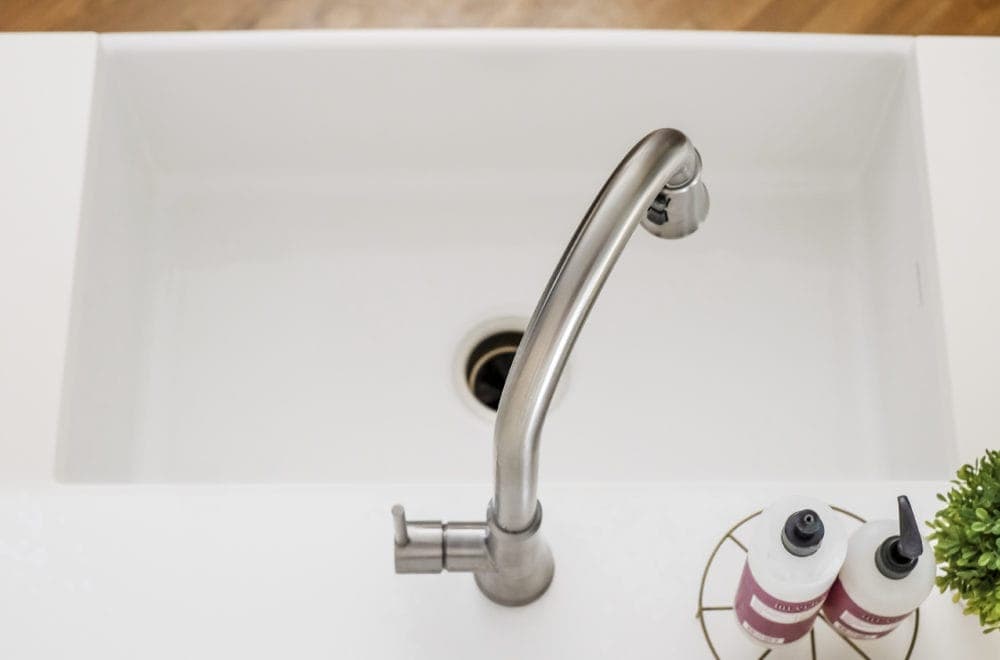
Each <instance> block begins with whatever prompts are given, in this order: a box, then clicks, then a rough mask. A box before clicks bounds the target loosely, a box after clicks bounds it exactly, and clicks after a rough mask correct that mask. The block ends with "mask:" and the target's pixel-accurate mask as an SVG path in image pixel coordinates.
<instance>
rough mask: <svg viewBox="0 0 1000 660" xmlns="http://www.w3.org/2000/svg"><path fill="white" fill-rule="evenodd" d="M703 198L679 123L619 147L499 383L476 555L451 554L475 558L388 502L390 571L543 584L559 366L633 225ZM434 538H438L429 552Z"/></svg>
mask: <svg viewBox="0 0 1000 660" xmlns="http://www.w3.org/2000/svg"><path fill="white" fill-rule="evenodd" d="M708 205H709V202H708V191H707V189H706V187H705V184H704V183H703V182H702V181H701V157H700V156H699V155H698V152H697V151H696V150H695V148H694V147H693V146H692V145H691V143H690V141H688V139H687V137H686V136H685V135H684V134H683V133H681V132H680V131H676V130H672V129H660V130H657V131H653V132H652V133H650V134H649V135H647V136H646V137H645V138H643V139H642V140H641V141H640V142H639V143H638V144H636V145H635V147H633V148H632V150H631V151H630V152H629V153H628V154H627V155H626V156H625V158H624V159H623V160H622V162H621V164H619V165H618V167H617V168H616V169H615V171H614V172H613V173H612V174H611V177H610V178H609V179H608V181H607V183H605V184H604V187H603V188H602V189H601V191H600V193H598V195H597V198H596V199H595V200H594V202H593V204H592V205H591V207H590V210H588V211H587V214H586V216H584V218H583V221H582V222H581V223H580V226H579V227H578V228H577V230H576V233H574V235H573V237H572V239H571V240H570V243H569V245H568V246H567V248H566V251H565V252H564V253H563V256H562V258H561V259H560V260H559V264H558V265H557V266H556V269H555V272H554V273H553V274H552V277H551V278H550V280H549V282H548V284H547V286H546V287H545V291H544V292H543V294H542V297H541V299H540V300H539V303H538V306H537V307H536V308H535V313H534V315H533V316H532V318H531V321H530V322H529V323H528V328H527V330H526V331H525V333H524V338H523V339H522V340H521V344H520V346H519V348H518V350H517V354H516V356H515V358H514V363H513V365H512V367H511V371H510V374H509V376H508V377H507V382H506V384H505V385H504V391H503V395H502V396H501V399H500V407H499V410H498V411H497V421H496V427H495V430H494V459H495V484H494V486H495V490H494V497H493V501H492V502H491V504H490V506H489V509H488V511H487V522H486V523H485V524H482V523H480V524H478V527H476V529H477V533H478V531H479V530H485V537H484V541H483V545H484V546H485V558H483V557H482V556H480V554H479V551H478V549H477V550H475V551H473V552H472V554H473V555H475V556H476V560H475V562H473V561H470V562H468V563H465V562H462V563H461V564H460V565H462V566H472V565H473V563H475V564H476V565H477V566H478V567H477V568H461V569H451V568H450V567H449V566H448V565H447V564H448V562H447V547H448V542H447V538H446V536H447V531H446V529H447V527H450V526H444V525H441V523H439V522H430V523H428V522H420V523H407V522H406V520H405V517H404V516H403V512H402V508H401V507H399V508H398V510H397V508H395V507H394V509H393V515H394V517H395V519H396V520H395V523H396V570H397V572H440V570H441V566H443V567H444V568H448V569H449V570H473V571H474V572H475V573H476V576H475V577H476V584H478V585H479V588H480V589H481V590H482V591H483V593H484V594H486V595H487V596H488V597H489V598H491V599H492V600H494V601H496V602H498V603H500V604H503V605H524V604H527V603H530V602H532V601H533V600H535V599H537V598H538V597H539V596H541V595H542V594H543V593H544V592H545V590H546V589H547V588H548V586H549V583H550V582H551V581H552V575H553V571H554V563H553V559H552V553H551V551H550V550H549V547H548V545H547V544H546V543H545V541H544V539H543V538H542V536H541V535H540V533H539V529H540V526H541V519H542V514H541V505H540V504H539V503H538V451H539V444H540V437H541V431H542V426H543V425H544V422H545V415H546V413H547V412H548V408H549V403H550V402H551V400H552V395H553V393H554V392H555V389H556V385H557V383H558V382H559V377H560V376H561V375H562V371H563V367H564V366H565V364H566V360H567V358H568V357H569V353H570V351H571V350H572V348H573V344H574V343H575V341H576V338H577V335H578V334H579V332H580V329H581V328H582V326H583V323H584V322H585V321H586V319H587V314H588V313H589V312H590V308H591V307H592V306H593V304H594V301H595V300H596V298H597V296H598V294H599V293H600V291H601V287H602V286H603V285H604V282H605V280H606V279H607V277H608V275H609V273H610V272H611V269H612V268H613V267H614V265H615V262H616V261H617V260H618V256H619V255H620V254H621V251H622V249H623V248H624V247H625V244H626V243H627V242H628V239H629V238H630V237H631V236H632V233H633V232H634V231H635V228H636V226H637V225H638V224H640V223H641V224H642V225H643V226H644V227H645V228H646V229H647V230H649V231H650V232H651V233H653V234H654V235H656V236H659V237H661V238H681V237H684V236H687V235H688V234H691V233H692V232H694V231H695V230H696V229H697V228H698V226H699V225H700V224H701V223H702V222H703V221H704V220H705V217H706V215H707V213H708ZM397 506H398V505H397ZM475 525H476V524H473V526H475ZM407 539H408V540H407ZM401 540H405V541H406V542H405V543H403V544H400V541H401ZM435 543H437V547H438V548H441V550H439V551H438V554H437V555H435V554H434V551H433V548H432V546H434V544H435ZM471 545H472V546H473V547H475V548H478V546H477V545H476V543H475V542H472V543H471ZM456 565H459V564H458V563H456Z"/></svg>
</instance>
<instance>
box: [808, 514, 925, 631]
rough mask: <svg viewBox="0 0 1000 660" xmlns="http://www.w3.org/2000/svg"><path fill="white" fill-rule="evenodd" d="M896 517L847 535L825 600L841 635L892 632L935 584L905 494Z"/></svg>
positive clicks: (827, 611) (825, 614)
mask: <svg viewBox="0 0 1000 660" xmlns="http://www.w3.org/2000/svg"><path fill="white" fill-rule="evenodd" d="M898 502H899V520H898V521H896V520H873V521H871V522H868V523H865V524H864V525H862V526H861V528H860V529H858V531H856V532H854V534H852V535H851V540H850V542H849V543H848V547H847V561H846V562H845V563H844V568H843V569H841V571H840V577H838V578H837V581H836V582H835V583H834V585H833V588H832V589H831V590H830V596H829V597H828V598H827V601H826V604H825V605H823V614H824V616H826V618H827V620H829V621H830V623H831V624H833V627H834V628H836V629H837V631H838V632H840V634H842V635H844V636H845V637H853V638H854V639H875V638H877V637H882V636H884V635H887V634H888V633H890V632H892V631H893V630H894V629H895V628H896V626H898V625H899V624H900V623H902V621H903V620H904V619H905V618H906V617H908V616H909V615H910V613H911V612H913V610H915V609H917V608H918V607H920V603H922V602H924V599H925V598H927V595H928V594H930V592H931V589H932V588H933V587H934V574H935V572H936V571H935V566H934V561H933V559H932V558H929V557H928V558H925V559H924V560H923V561H921V560H920V555H921V554H923V551H924V547H925V545H927V544H925V542H924V539H923V538H921V536H920V528H919V527H918V526H917V520H916V518H915V517H914V515H913V509H912V508H911V507H910V500H909V499H907V497H906V495H900V496H899V498H898Z"/></svg>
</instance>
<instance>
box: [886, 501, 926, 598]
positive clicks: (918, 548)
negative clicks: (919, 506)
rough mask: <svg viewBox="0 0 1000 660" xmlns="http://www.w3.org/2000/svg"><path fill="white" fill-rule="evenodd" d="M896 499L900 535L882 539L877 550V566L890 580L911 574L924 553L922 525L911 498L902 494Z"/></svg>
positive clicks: (900, 578)
mask: <svg viewBox="0 0 1000 660" xmlns="http://www.w3.org/2000/svg"><path fill="white" fill-rule="evenodd" d="M896 500H897V502H898V504H899V536H890V537H889V538H887V539H886V540H884V541H882V545H880V546H879V548H878V550H877V551H876V552H875V566H876V567H878V570H879V572H880V573H881V574H882V575H884V576H886V577H887V578H889V579H890V580H902V579H903V578H905V577H906V576H907V575H909V574H910V572H911V571H912V570H913V569H914V568H916V566H917V561H918V558H919V557H920V555H922V554H923V553H924V540H923V539H922V538H920V527H918V526H917V518H916V516H914V515H913V507H912V506H910V499H909V498H908V497H906V495H900V496H899V497H898V498H896Z"/></svg>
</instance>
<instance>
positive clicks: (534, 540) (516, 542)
mask: <svg viewBox="0 0 1000 660" xmlns="http://www.w3.org/2000/svg"><path fill="white" fill-rule="evenodd" d="M486 518H487V523H486V524H487V526H488V528H489V532H488V535H487V538H486V545H487V547H488V548H489V553H490V556H491V557H492V559H493V566H494V570H491V571H482V572H476V574H475V578H476V585H477V586H478V587H479V590H480V591H482V592H483V594H484V595H485V596H486V597H487V598H489V599H490V600H492V601H493V602H494V603H497V604H499V605H506V606H508V607H517V606H520V605H527V604H528V603H531V602H534V601H535V600H537V599H538V598H539V597H541V596H542V594H544V593H545V591H546V590H547V589H548V588H549V585H550V584H552V576H553V575H554V574H555V560H554V559H553V558H552V550H551V549H550V548H549V544H548V543H547V542H546V541H545V539H544V538H543V537H542V535H541V533H540V532H539V528H540V527H541V524H542V505H541V503H539V505H538V508H537V510H536V511H535V518H534V520H533V521H532V523H531V525H530V526H529V527H528V528H527V529H524V530H522V531H520V532H508V531H507V530H505V529H503V528H502V527H500V526H499V525H498V524H497V523H496V517H495V516H494V513H493V506H492V504H491V505H490V507H489V509H488V510H487V512H486Z"/></svg>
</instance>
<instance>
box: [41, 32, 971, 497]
mask: <svg viewBox="0 0 1000 660" xmlns="http://www.w3.org/2000/svg"><path fill="white" fill-rule="evenodd" d="M594 43H595V44H597V43H598V41H597V40H596V38H595V41H594ZM599 45H600V47H595V46H594V45H593V44H588V39H587V38H586V37H583V36H581V35H579V34H576V35H574V36H573V37H569V36H560V35H559V34H555V35H553V34H551V33H548V34H545V35H544V38H543V34H540V33H532V32H525V33H514V34H505V35H502V36H499V35H494V36H492V37H491V38H490V39H486V40H484V39H482V38H481V37H479V36H476V35H475V34H470V33H461V32H459V33H455V34H453V35H450V36H449V35H447V34H445V35H442V34H436V35H434V36H433V37H431V36H426V35H420V34H413V33H402V34H400V35H397V36H392V35H387V34H374V35H373V34H365V33H360V34H339V35H336V36H332V35H330V34H323V33H297V34H295V35H274V34H272V35H268V34H262V35H256V36H255V38H253V39H251V38H249V37H247V36H245V35H197V34H186V35H184V34H182V35H161V36H156V35H108V36H105V37H102V48H101V50H100V51H99V54H98V78H97V83H96V87H95V100H94V108H93V113H92V119H91V128H90V138H89V141H90V146H89V154H88V162H87V171H86V182H85V191H84V205H83V216H82V220H81V227H80V237H79V248H78V254H77V262H76V275H75V284H74V292H73V308H72V317H71V328H70V337H69V345H68V353H67V359H66V363H67V367H66V378H65V385H64V394H63V404H62V412H61V420H60V431H59V440H58V451H57V477H58V478H59V479H60V480H62V481H66V482H328V483H349V482H399V481H409V482H426V483H439V484H440V483H449V482H451V483H454V482H470V481H474V482H479V481H487V480H489V479H490V474H491V473H490V468H491V465H490V460H489V456H490V450H491V440H492V427H491V414H490V413H489V412H488V411H486V410H485V409H477V406H478V404H477V403H476V402H475V401H473V400H472V399H471V398H470V396H469V393H468V391H467V390H466V386H465V384H464V383H463V375H462V373H461V372H462V368H463V364H464V360H465V359H466V357H467V356H466V354H465V351H467V350H468V348H469V343H470V341H474V340H475V339H476V338H477V337H476V333H477V330H481V329H482V328H484V327H488V326H489V324H490V323H491V322H492V321H495V320H496V319H505V318H506V319H509V318H513V319H520V320H521V321H522V322H523V319H526V318H527V317H528V316H529V315H530V314H531V311H532V309H533V308H534V305H535V303H536V301H537V297H538V295H539V294H540V292H541V290H542V287H543V285H544V284H545V281H546V279H547V278H548V275H549V273H550V272H551V270H552V268H553V267H554V265H555V263H556V259H557V258H558V256H559V254H560V253H561V251H562V249H563V247H564V246H565V243H566V241H567V240H568V239H569V236H570V234H571V233H572V231H573V229H574V227H575V225H576V223H577V222H578V221H579V219H580V217H582V215H583V213H584V212H585V211H586V209H587V206H588V205H589V203H590V201H591V200H592V199H593V197H594V195H595V194H596V192H597V191H598V189H599V188H600V186H601V184H602V183H603V181H604V179H605V178H606V177H607V175H608V174H609V172H610V170H611V168H612V167H613V166H614V165H615V164H616V163H617V162H618V160H619V159H620V158H621V156H622V155H623V154H624V152H625V151H626V150H627V149H628V148H629V147H630V146H631V145H632V144H633V143H634V142H635V141H636V140H637V139H638V138H639V137H641V136H642V135H644V134H645V133H646V132H648V131H649V130H651V129H654V128H657V127H661V126H672V127H676V128H679V129H681V130H683V131H684V132H686V133H687V134H688V135H689V136H691V138H692V140H693V141H694V142H695V143H696V144H697V145H698V147H699V149H700V150H701V153H702V156H703V159H704V163H705V178H706V180H707V181H708V183H709V185H710V188H711V191H712V196H713V199H712V212H711V214H710V218H709V222H708V223H707V224H706V225H705V226H704V227H703V228H702V230H701V231H699V232H698V234H697V235H695V236H693V237H692V238H690V239H688V240H685V241H683V242H678V243H672V244H669V245H664V244H662V243H659V242H657V241H654V240H652V239H651V238H649V237H647V236H637V237H636V238H635V240H633V241H632V243H631V245H630V247H629V248H628V250H627V251H626V254H625V255H624V256H623V258H622V261H621V263H620V264H619V266H618V268H617V269H616V272H615V273H614V275H613V276H612V277H611V279H610V280H609V282H608V285H607V287H606V289H605V292H604V293H603V295H602V297H601V299H600V301H599V302H598V304H597V305H596V307H595V309H594V311H593V313H592V315H591V318H590V321H589V322H588V325H587V327H586V328H585V330H584V332H583V334H582V335H581V337H580V340H579V343H578V345H577V348H576V350H575V352H574V354H573V356H572V359H571V361H570V364H569V367H568V372H567V376H566V379H565V382H564V383H563V385H562V388H561V392H560V395H559V396H558V397H557V402H556V404H555V405H554V407H553V410H552V412H551V414H550V416H549V422H548V424H547V427H546V430H545V433H544V435H545V443H544V445H545V446H544V449H543V453H544V458H543V460H542V464H543V468H542V473H543V481H556V482H580V481H587V482H590V481H601V482H619V481H627V482H644V481H676V480H687V479H690V480H698V481H704V480H727V481H730V480H734V479H748V478H752V479H759V480H767V481H783V480H790V479H794V480H810V481H816V480H820V481H851V480H853V481H859V480H886V479H935V480H937V479H943V478H946V477H947V475H948V474H949V473H950V466H951V465H952V464H953V463H954V462H955V449H954V439H953V437H952V431H951V424H950V421H949V420H950V409H949V395H948V389H947V380H946V377H945V370H944V366H943V364H944V363H943V359H944V358H943V349H942V346H943V341H942V337H941V334H942V330H941V327H942V320H941V307H940V302H939V293H938V284H937V271H936V266H935V261H934V250H933V236H932V227H931V222H930V211H929V204H928V198H927V193H926V181H925V176H926V175H925V160H924V152H923V143H922V137H921V129H920V125H919V112H920V110H919V100H918V95H917V89H916V78H915V63H914V58H913V53H912V51H913V46H912V42H911V41H910V40H908V39H896V38H879V39H867V40H858V39H850V38H834V37H828V38H816V37H808V38H807V37H802V38H796V37H787V36H786V37H782V38H781V39H776V40H774V39H763V38H760V37H750V36H747V37H742V36H736V35H721V36H714V35H713V36H709V35H697V36H695V35H685V34H670V35H662V34H653V33H636V34H634V35H632V36H630V37H629V38H627V39H626V38H620V39H617V40H607V39H606V38H604V39H603V40H601V41H600V44H599ZM709 55H710V56H709ZM484 324H485V325H484ZM599 410H605V411H612V412H611V414H596V412H595V411H599Z"/></svg>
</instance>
